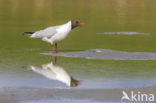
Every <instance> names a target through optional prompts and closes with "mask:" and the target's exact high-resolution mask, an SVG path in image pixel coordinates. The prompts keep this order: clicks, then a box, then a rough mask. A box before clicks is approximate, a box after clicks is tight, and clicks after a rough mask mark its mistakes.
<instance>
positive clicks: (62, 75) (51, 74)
mask: <svg viewBox="0 0 156 103" xmlns="http://www.w3.org/2000/svg"><path fill="white" fill-rule="evenodd" d="M31 70H33V71H34V72H36V73H39V74H41V75H43V76H45V77H46V78H49V79H53V80H58V81H61V82H63V83H65V84H66V85H68V86H70V82H71V76H70V75H69V74H68V73H67V72H66V71H65V70H64V68H62V67H61V66H58V65H54V64H53V63H49V64H43V65H42V66H41V67H36V66H31Z"/></svg>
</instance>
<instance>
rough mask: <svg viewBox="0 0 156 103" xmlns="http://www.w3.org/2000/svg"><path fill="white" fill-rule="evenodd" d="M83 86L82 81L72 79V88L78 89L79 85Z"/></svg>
mask: <svg viewBox="0 0 156 103" xmlns="http://www.w3.org/2000/svg"><path fill="white" fill-rule="evenodd" d="M81 84H82V81H79V80H75V79H74V78H72V77H71V83H70V86H71V87H77V86H78V85H81Z"/></svg>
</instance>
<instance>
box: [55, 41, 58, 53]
mask: <svg viewBox="0 0 156 103" xmlns="http://www.w3.org/2000/svg"><path fill="white" fill-rule="evenodd" d="M55 47H56V53H58V49H57V43H55Z"/></svg>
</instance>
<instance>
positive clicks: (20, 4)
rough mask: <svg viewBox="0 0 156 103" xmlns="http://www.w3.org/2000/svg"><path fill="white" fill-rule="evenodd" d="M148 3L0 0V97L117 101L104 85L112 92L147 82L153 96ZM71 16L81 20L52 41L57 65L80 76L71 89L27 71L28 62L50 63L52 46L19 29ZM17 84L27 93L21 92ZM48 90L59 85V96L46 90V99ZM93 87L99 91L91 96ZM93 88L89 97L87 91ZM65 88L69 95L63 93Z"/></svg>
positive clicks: (153, 39)
mask: <svg viewBox="0 0 156 103" xmlns="http://www.w3.org/2000/svg"><path fill="white" fill-rule="evenodd" d="M155 3H156V1H154V0H142V1H139V0H96V2H95V1H94V0H78V1H77V0H74V1H73V0H68V2H67V1H60V0H46V1H45V0H31V1H30V0H0V91H1V92H0V101H2V100H3V102H4V103H17V102H19V103H35V102H37V103H38V102H41V103H49V102H56V103H57V102H60V101H61V102H62V103H68V102H71V101H73V102H80V103H81V102H82V103H84V102H85V103H86V102H88V103H100V102H102V103H103V102H106V103H108V102H110V103H111V102H113V103H118V102H120V97H114V96H113V95H111V94H109V93H108V92H106V91H107V90H111V91H109V92H110V93H112V94H113V93H114V91H113V90H114V89H115V90H116V89H126V88H130V89H132V90H133V89H134V88H138V89H139V88H146V87H147V90H151V93H153V91H155V85H156V69H155V68H156V61H155V52H156V48H155V44H156V34H155V33H156V31H155V27H156V23H155V21H156V18H155V16H156V14H155V10H156V6H155ZM71 19H77V20H80V21H82V22H85V25H84V26H83V27H81V28H76V29H74V30H73V31H71V33H70V35H69V36H68V37H67V38H66V39H65V40H64V41H62V42H60V43H58V46H59V50H60V52H61V53H62V54H61V53H59V54H58V56H57V57H56V58H57V63H56V65H59V66H61V67H62V68H64V70H65V71H66V72H67V73H68V74H69V76H71V77H73V78H74V79H75V80H81V81H82V84H81V85H78V86H77V87H69V86H67V85H66V84H65V83H63V82H61V81H58V80H53V79H48V78H47V77H45V76H44V75H42V74H41V73H40V74H39V73H36V72H34V71H32V70H30V68H29V67H30V66H32V65H33V66H38V67H40V66H42V65H43V64H48V63H50V62H51V56H50V55H51V54H50V53H49V52H51V48H50V44H48V43H45V42H43V41H41V40H39V39H30V38H29V37H26V36H23V35H22V34H23V32H25V31H36V30H40V29H44V28H46V27H48V26H52V25H60V24H63V23H65V22H67V21H69V20H71ZM92 49H95V50H98V51H96V52H94V50H93V51H92ZM90 50H91V51H90ZM101 51H102V52H101ZM47 52H48V53H49V54H48V53H47ZM41 53H46V54H48V55H43V54H41ZM75 53H76V54H75ZM90 53H91V55H90ZM103 53H104V54H103ZM71 54H72V55H71ZM92 54H98V55H99V56H97V55H96V57H95V55H92ZM63 56H65V57H63ZM74 57H76V58H74ZM79 57H83V58H79ZM85 58H87V59H85ZM99 58H101V59H99ZM150 87H152V88H150ZM6 88H10V89H9V90H7V89H6ZM149 88H150V89H149ZM24 89H26V90H28V91H27V93H26V94H25V91H24ZM49 89H53V90H54V91H55V90H56V91H57V90H58V89H59V90H58V91H59V93H60V94H62V95H55V94H52V97H53V96H54V98H51V92H53V90H52V91H51V90H49ZM64 89H65V91H62V90H64ZM72 89H74V90H76V92H75V91H72ZM98 89H100V90H101V91H102V92H104V93H101V94H98V91H96V90H98ZM35 90H37V91H39V93H38V92H36V91H35ZM40 90H41V91H40ZM83 90H85V91H87V92H86V93H85V96H84V99H83V100H80V99H79V98H77V95H79V94H83V93H84V92H83ZM94 90H95V91H96V95H92V96H90V92H91V93H93V92H95V91H94ZM2 91H3V92H2ZM31 91H32V92H31ZM121 91H122V90H119V91H117V92H115V94H120V93H121ZM141 91H142V90H141ZM42 92H43V93H45V95H44V96H45V98H44V97H43V96H42ZM66 92H68V93H69V94H68V95H67V97H69V98H66V95H63V94H65V93H66ZM77 92H78V94H77V95H76V94H74V93H77ZM16 93H17V94H16ZM18 93H19V94H18ZM40 93H41V94H40ZM106 94H109V95H108V96H107V95H106ZM49 95H50V96H49ZM59 96H61V97H62V98H61V99H60V98H59ZM119 96H121V95H119ZM46 97H49V98H46ZM88 97H89V98H88ZM109 98H111V99H109ZM113 98H115V100H113ZM107 99H109V101H107ZM116 99H117V100H116ZM101 100H102V101H101Z"/></svg>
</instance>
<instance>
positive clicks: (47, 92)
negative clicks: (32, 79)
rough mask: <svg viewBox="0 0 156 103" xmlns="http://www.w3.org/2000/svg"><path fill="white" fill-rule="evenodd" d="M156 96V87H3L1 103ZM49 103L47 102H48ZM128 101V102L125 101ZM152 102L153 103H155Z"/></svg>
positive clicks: (82, 102) (104, 102)
mask: <svg viewBox="0 0 156 103" xmlns="http://www.w3.org/2000/svg"><path fill="white" fill-rule="evenodd" d="M123 91H125V92H126V93H127V94H129V93H130V92H131V91H133V92H134V93H136V94H138V91H139V93H140V94H150V93H151V94H153V95H156V86H150V87H141V88H120V89H119V88H117V89H115V88H114V89H80V88H77V89H74V88H70V89H63V88H62V89H61V88H52V89H51V88H37V87H1V88H0V102H1V103H50V102H53V103H57V102H58V101H60V102H61V103H68V102H71V101H73V102H74V101H75V103H120V102H121V98H122V97H123V94H122V92H123ZM46 101H47V102H46ZM125 101H126V100H125ZM155 102H156V101H154V102H151V103H155Z"/></svg>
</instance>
